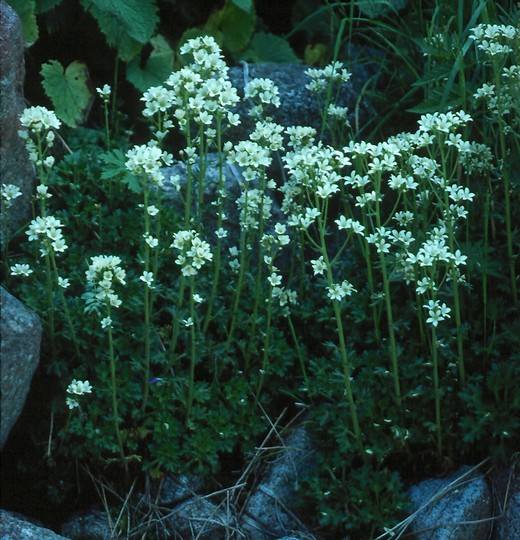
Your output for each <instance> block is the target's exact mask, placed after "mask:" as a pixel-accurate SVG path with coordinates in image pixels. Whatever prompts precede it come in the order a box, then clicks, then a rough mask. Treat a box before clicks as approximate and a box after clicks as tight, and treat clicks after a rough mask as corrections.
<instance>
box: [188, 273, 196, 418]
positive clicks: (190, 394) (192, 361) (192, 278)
mask: <svg viewBox="0 0 520 540" xmlns="http://www.w3.org/2000/svg"><path fill="white" fill-rule="evenodd" d="M194 291H195V276H190V318H191V326H190V338H191V347H190V378H189V383H188V401H187V405H186V425H188V426H189V424H190V415H191V409H192V406H193V386H194V384H195V363H196V354H197V335H196V331H195V301H194V300H193V294H194Z"/></svg>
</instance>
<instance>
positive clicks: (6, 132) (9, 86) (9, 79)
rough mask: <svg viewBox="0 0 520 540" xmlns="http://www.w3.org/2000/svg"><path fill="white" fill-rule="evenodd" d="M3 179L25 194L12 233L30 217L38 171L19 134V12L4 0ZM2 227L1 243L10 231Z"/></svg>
mask: <svg viewBox="0 0 520 540" xmlns="http://www.w3.org/2000/svg"><path fill="white" fill-rule="evenodd" d="M0 28H1V29H2V31H1V32H0V181H1V183H2V184H14V185H16V186H18V188H19V189H20V190H21V192H22V196H20V197H18V198H16V199H14V201H13V206H12V207H11V208H10V210H9V224H8V229H9V233H10V234H12V233H13V232H14V231H15V230H16V229H17V228H19V227H20V226H21V225H22V224H23V223H24V222H25V221H27V220H28V219H29V217H30V212H31V196H32V194H33V191H34V171H33V168H32V164H31V163H30V162H29V159H28V156H27V152H26V149H25V145H24V143H23V141H22V140H21V139H20V137H19V136H18V130H19V129H20V122H19V115H20V113H21V112H22V111H23V109H24V108H25V101H24V97H23V84H24V77H25V64H24V48H23V33H22V25H21V23H20V19H19V18H18V15H17V14H16V13H15V11H14V10H13V9H12V8H11V7H10V6H9V5H7V3H6V2H5V1H4V0H0ZM0 223H2V228H1V234H0V245H2V246H3V245H4V244H3V243H4V241H5V237H6V233H7V231H4V229H3V223H4V218H3V216H2V217H1V221H0Z"/></svg>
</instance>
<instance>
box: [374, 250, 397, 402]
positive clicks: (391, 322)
mask: <svg viewBox="0 0 520 540" xmlns="http://www.w3.org/2000/svg"><path fill="white" fill-rule="evenodd" d="M379 260H380V261H381V272H382V275H383V289H384V295H385V307H386V319H387V325H388V335H389V337H390V357H391V360H392V375H393V378H394V394H395V401H396V403H397V405H398V406H399V407H400V406H401V386H400V383H399V366H398V360H397V345H396V341H395V331H394V316H393V313H392V301H391V298H390V284H389V280H388V272H387V269H386V260H385V256H384V253H380V254H379Z"/></svg>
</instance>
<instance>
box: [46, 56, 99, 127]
mask: <svg viewBox="0 0 520 540" xmlns="http://www.w3.org/2000/svg"><path fill="white" fill-rule="evenodd" d="M40 73H41V75H42V77H43V83H42V84H43V88H44V90H45V93H46V94H47V95H48V96H49V98H50V100H51V101H52V105H53V107H54V111H55V112H56V114H57V115H58V117H59V118H60V119H61V120H63V122H65V123H66V124H67V125H68V126H70V127H77V126H78V124H81V123H82V122H83V121H84V116H85V112H86V111H87V109H88V107H89V104H90V100H91V99H92V92H91V91H90V89H89V87H88V84H87V81H88V78H89V77H88V70H87V66H86V65H85V64H82V63H81V62H78V61H75V62H72V63H71V64H70V65H69V66H68V67H67V69H66V70H65V72H64V71H63V66H62V65H61V64H60V63H59V62H58V61H57V60H51V61H50V62H49V63H48V64H43V66H42V69H41V71H40Z"/></svg>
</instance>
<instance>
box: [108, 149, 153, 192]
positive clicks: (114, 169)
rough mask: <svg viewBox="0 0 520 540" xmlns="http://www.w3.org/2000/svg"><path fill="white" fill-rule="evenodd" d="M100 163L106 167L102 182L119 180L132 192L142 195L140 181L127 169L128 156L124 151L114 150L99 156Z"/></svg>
mask: <svg viewBox="0 0 520 540" xmlns="http://www.w3.org/2000/svg"><path fill="white" fill-rule="evenodd" d="M99 159H100V161H101V162H102V163H103V164H104V165H105V167H103V171H102V172H101V179H102V180H111V181H114V180H119V181H120V182H122V183H123V184H126V185H127V187H128V189H129V190H130V191H133V192H134V193H142V192H143V188H142V186H141V184H140V182H139V180H138V179H137V178H136V177H135V176H134V175H133V174H131V173H130V171H129V170H128V169H127V167H126V165H125V164H126V156H125V154H124V152H123V151H122V150H119V149H117V150H112V151H111V152H105V153H103V154H101V155H100V156H99Z"/></svg>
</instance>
